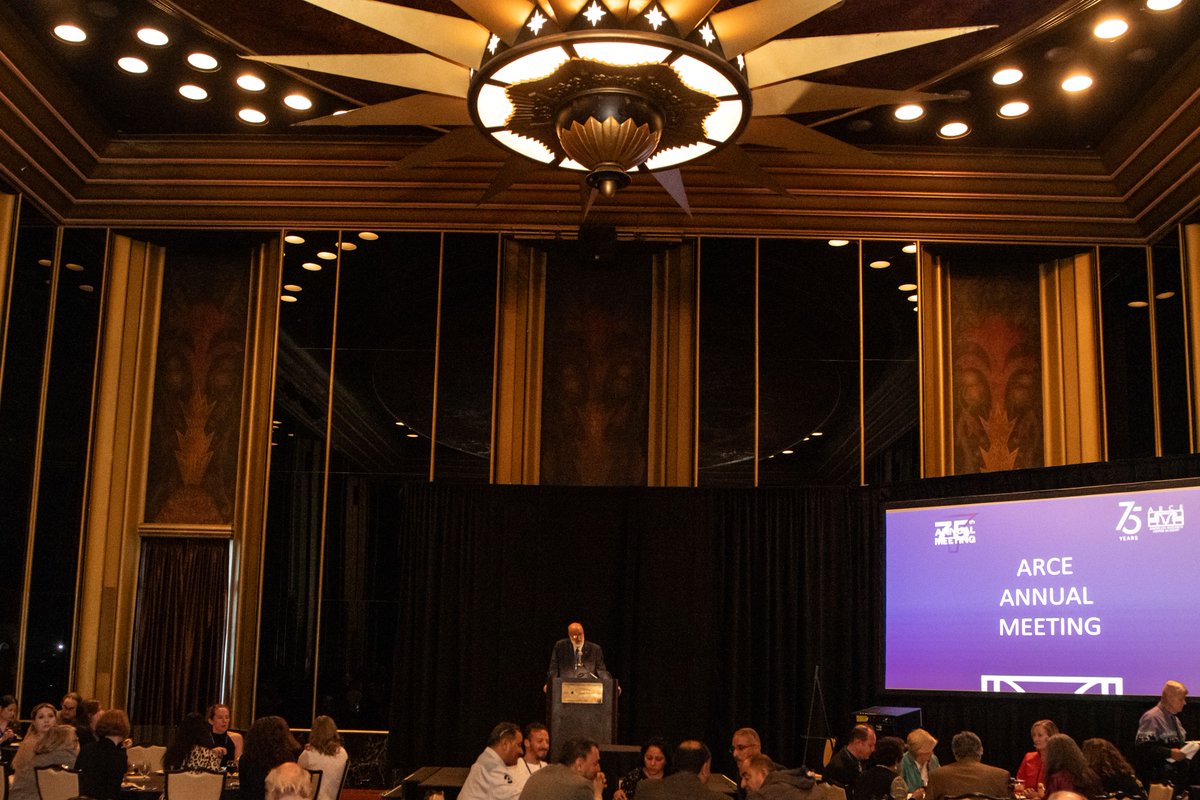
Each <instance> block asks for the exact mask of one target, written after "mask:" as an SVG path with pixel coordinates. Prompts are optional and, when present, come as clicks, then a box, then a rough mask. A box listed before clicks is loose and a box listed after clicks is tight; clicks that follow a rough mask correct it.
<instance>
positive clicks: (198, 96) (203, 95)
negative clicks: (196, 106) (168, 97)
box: [179, 83, 208, 102]
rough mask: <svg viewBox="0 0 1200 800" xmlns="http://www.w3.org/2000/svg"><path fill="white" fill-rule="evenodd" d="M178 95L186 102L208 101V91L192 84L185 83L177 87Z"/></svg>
mask: <svg viewBox="0 0 1200 800" xmlns="http://www.w3.org/2000/svg"><path fill="white" fill-rule="evenodd" d="M179 94H181V95H182V96H183V97H185V98H187V99H188V100H194V101H196V102H199V101H201V100H207V99H208V90H207V89H205V88H204V87H203V86H197V85H196V84H194V83H185V84H184V85H183V86H180V87H179Z"/></svg>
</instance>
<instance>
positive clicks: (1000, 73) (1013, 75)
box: [992, 67, 1025, 86]
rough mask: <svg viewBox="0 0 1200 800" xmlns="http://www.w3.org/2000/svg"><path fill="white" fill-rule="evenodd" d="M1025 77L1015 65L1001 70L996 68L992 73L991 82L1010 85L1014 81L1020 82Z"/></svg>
mask: <svg viewBox="0 0 1200 800" xmlns="http://www.w3.org/2000/svg"><path fill="white" fill-rule="evenodd" d="M1024 77H1025V73H1024V72H1021V70H1019V69H1017V68H1016V67H1006V68H1004V69H1002V70H997V71H996V73H995V74H993V75H992V83H994V84H996V85H997V86H1012V85H1013V84H1014V83H1020V82H1021V79H1022V78H1024Z"/></svg>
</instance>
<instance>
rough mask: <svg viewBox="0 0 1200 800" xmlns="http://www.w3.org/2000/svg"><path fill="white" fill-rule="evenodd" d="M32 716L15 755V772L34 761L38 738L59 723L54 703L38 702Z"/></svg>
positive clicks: (13, 768) (13, 766) (13, 764)
mask: <svg viewBox="0 0 1200 800" xmlns="http://www.w3.org/2000/svg"><path fill="white" fill-rule="evenodd" d="M31 716H32V718H33V721H32V722H30V723H29V728H28V729H27V730H26V731H25V738H24V739H22V740H21V746H20V747H18V748H17V752H16V755H14V756H13V760H12V771H13V772H14V773H15V772H17V770H20V769H23V768H25V767H27V766H28V765H29V764H30V763H32V762H33V754H34V750H36V749H37V743H38V739H40V738H41V737H42V736H45V735H46V733H47V732H48V731H49V730H50V729H51V728H53V727H54V726H55V725H56V724H57V723H58V709H56V708H55V707H54V704H53V703H38V704H37V705H36V706H34V707H33V714H32V715H31Z"/></svg>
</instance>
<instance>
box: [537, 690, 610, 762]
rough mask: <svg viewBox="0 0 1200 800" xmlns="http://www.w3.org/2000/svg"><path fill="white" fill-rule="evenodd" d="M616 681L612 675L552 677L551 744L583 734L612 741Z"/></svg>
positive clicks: (555, 747)
mask: <svg viewBox="0 0 1200 800" xmlns="http://www.w3.org/2000/svg"><path fill="white" fill-rule="evenodd" d="M616 684H617V682H616V681H615V680H613V679H612V678H600V679H595V678H554V679H552V681H551V684H550V693H549V696H548V697H547V702H548V703H549V704H550V714H549V718H550V744H551V745H552V746H553V747H554V755H555V758H556V759H557V755H558V747H559V746H560V745H561V744H562V743H563V742H565V741H567V740H569V739H576V738H579V737H581V736H586V737H587V738H589V739H592V740H593V741H595V742H596V743H597V744H612V742H613V741H614V740H615V739H616V734H617V701H616V698H617V690H616Z"/></svg>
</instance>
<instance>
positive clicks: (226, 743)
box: [212, 731, 236, 767]
mask: <svg viewBox="0 0 1200 800" xmlns="http://www.w3.org/2000/svg"><path fill="white" fill-rule="evenodd" d="M212 740H213V747H224V748H225V755H223V756H221V766H223V767H228V766H229V765H230V764H232V763H233V758H234V756H235V755H236V751H235V749H234V744H233V737H232V736H230V735H229V731H225V732H224V733H215V732H214V733H213V735H212Z"/></svg>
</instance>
